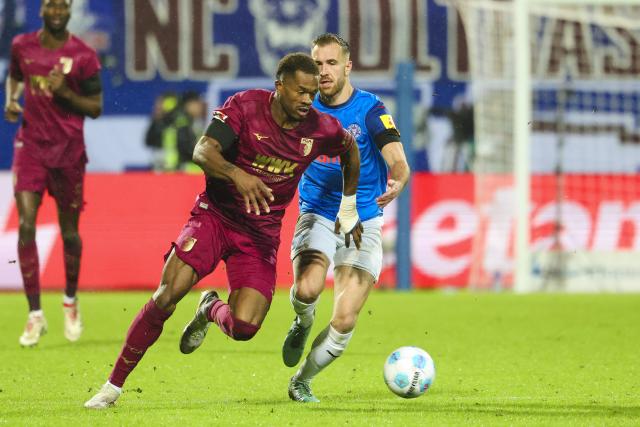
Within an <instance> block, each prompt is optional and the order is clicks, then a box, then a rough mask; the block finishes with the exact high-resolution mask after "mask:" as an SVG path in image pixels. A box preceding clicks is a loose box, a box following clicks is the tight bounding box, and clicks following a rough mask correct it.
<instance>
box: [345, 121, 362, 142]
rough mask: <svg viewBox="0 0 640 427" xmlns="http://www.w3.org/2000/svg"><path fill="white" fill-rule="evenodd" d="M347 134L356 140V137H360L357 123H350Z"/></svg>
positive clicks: (360, 133) (360, 132) (360, 129)
mask: <svg viewBox="0 0 640 427" xmlns="http://www.w3.org/2000/svg"><path fill="white" fill-rule="evenodd" d="M347 132H349V133H350V134H351V136H353V137H354V138H356V139H357V138H358V137H360V135H362V128H360V125H359V124H357V123H351V124H350V125H349V127H347Z"/></svg>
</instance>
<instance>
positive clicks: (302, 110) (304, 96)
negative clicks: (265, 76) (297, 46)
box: [276, 70, 318, 122]
mask: <svg viewBox="0 0 640 427" xmlns="http://www.w3.org/2000/svg"><path fill="white" fill-rule="evenodd" d="M276 90H277V91H278V100H279V101H280V105H282V109H283V110H284V112H285V113H286V114H287V116H289V118H290V119H291V120H293V121H296V122H301V121H303V120H304V119H305V117H307V114H309V110H310V109H311V103H312V102H313V98H314V97H315V96H316V93H317V92H318V76H314V75H313V74H307V73H305V72H303V71H299V70H298V71H296V74H295V75H293V76H285V77H284V78H283V80H278V81H277V82H276Z"/></svg>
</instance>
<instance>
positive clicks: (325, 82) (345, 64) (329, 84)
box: [311, 43, 351, 98]
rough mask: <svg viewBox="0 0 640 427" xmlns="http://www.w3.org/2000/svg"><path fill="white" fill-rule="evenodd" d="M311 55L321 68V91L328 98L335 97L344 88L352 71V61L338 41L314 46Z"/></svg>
mask: <svg viewBox="0 0 640 427" xmlns="http://www.w3.org/2000/svg"><path fill="white" fill-rule="evenodd" d="M311 57H312V58H313V60H314V61H316V64H318V68H319V69H320V93H321V94H322V96H324V97H326V98H333V97H334V96H336V95H337V94H339V93H340V92H341V91H342V89H343V88H344V84H345V83H346V81H347V77H348V76H349V73H350V72H351V61H350V60H349V58H348V56H347V55H345V54H344V53H343V52H342V48H341V47H340V46H339V45H338V44H337V43H330V44H327V45H324V46H318V45H316V46H314V47H313V49H311Z"/></svg>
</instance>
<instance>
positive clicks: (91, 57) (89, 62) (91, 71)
mask: <svg viewBox="0 0 640 427" xmlns="http://www.w3.org/2000/svg"><path fill="white" fill-rule="evenodd" d="M83 57H84V61H83V64H82V68H81V70H80V80H87V79H89V78H91V77H93V76H95V75H96V74H98V73H99V72H100V69H101V68H102V66H101V65H100V60H99V59H98V54H96V52H95V51H93V50H91V51H90V52H88V53H87V54H86V55H83Z"/></svg>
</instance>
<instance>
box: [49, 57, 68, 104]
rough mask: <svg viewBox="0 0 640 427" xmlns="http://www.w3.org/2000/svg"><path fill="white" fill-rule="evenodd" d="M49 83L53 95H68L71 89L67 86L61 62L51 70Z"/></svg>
mask: <svg viewBox="0 0 640 427" xmlns="http://www.w3.org/2000/svg"><path fill="white" fill-rule="evenodd" d="M47 83H48V85H49V90H50V91H51V93H52V94H53V95H56V96H61V97H67V94H68V93H69V91H70V89H69V87H68V86H67V82H66V80H65V79H64V74H62V67H61V66H60V65H59V64H57V65H55V66H54V67H53V69H52V70H51V71H49V75H48V76H47Z"/></svg>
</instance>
